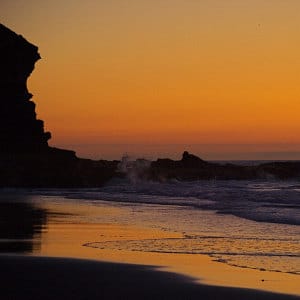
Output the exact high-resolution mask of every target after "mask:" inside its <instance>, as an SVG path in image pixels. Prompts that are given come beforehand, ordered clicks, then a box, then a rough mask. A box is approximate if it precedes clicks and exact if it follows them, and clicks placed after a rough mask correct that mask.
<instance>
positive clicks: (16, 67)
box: [0, 24, 51, 153]
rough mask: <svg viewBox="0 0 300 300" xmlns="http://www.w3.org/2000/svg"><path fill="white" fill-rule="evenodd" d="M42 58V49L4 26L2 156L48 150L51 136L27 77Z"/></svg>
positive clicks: (0, 29)
mask: <svg viewBox="0 0 300 300" xmlns="http://www.w3.org/2000/svg"><path fill="white" fill-rule="evenodd" d="M39 59H40V55H39V53H38V48H37V47H36V46H34V45H32V44H30V43H29V42H28V41H26V40H25V39H24V38H23V37H22V36H20V35H17V34H16V33H14V32H13V31H11V30H10V29H8V28H6V27H5V26H3V25H1V24H0V66H1V67H0V141H1V143H0V153H20V152H21V153H24V152H25V153H27V152H29V153H32V152H41V151H45V150H47V149H48V143H47V141H48V140H49V139H50V137H51V135H50V133H49V132H45V131H44V123H43V121H41V120H38V119H37V118H36V113H35V103H34V102H32V101H30V99H31V97H32V95H31V94H30V93H29V92H28V89H27V78H28V77H29V75H30V74H31V72H32V71H33V69H34V65H35V62H36V61H37V60H39Z"/></svg>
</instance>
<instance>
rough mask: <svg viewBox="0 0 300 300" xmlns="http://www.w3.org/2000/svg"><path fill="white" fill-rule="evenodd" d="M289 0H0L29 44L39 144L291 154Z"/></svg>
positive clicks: (294, 93) (296, 145) (297, 71)
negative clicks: (45, 135) (45, 138)
mask: <svg viewBox="0 0 300 300" xmlns="http://www.w3.org/2000/svg"><path fill="white" fill-rule="evenodd" d="M299 12H300V1H299V0H284V1H283V0H226V1H225V0H127V1H126V0H98V1H97V0H85V1H82V0H52V1H41V0H39V1H38V0H1V2H0V22H1V23H3V24H4V25H6V26H8V27H9V28H10V29H12V30H14V31H15V32H17V33H19V34H22V35H23V36H24V37H25V38H26V39H27V40H29V41H30V42H31V43H33V44H35V45H37V46H38V47H39V52H40V54H41V56H42V60H40V61H39V62H37V64H36V68H35V71H34V72H33V74H32V76H31V77H30V79H29V82H28V86H29V91H30V92H31V93H32V94H33V95H34V97H33V101H34V102H36V104H37V113H38V117H39V118H41V119H43V120H44V121H45V126H46V130H49V131H51V133H52V136H53V137H52V139H51V141H50V144H51V145H53V146H57V147H64V148H69V149H74V150H76V152H77V154H78V155H79V156H84V157H92V158H105V159H117V158H120V156H122V154H124V153H128V154H130V155H133V156H145V157H147V158H156V157H158V156H160V157H162V156H164V157H166V156H169V157H172V158H179V156H180V154H181V152H183V150H189V151H191V152H194V153H195V154H197V155H200V156H201V157H203V158H204V159H300V134H299V133H300V118H299V114H300V18H299Z"/></svg>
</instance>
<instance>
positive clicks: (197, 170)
mask: <svg viewBox="0 0 300 300" xmlns="http://www.w3.org/2000/svg"><path fill="white" fill-rule="evenodd" d="M144 178H146V179H149V180H159V181H165V180H170V179H176V180H209V179H219V180H230V179H232V180H233V179H234V180H251V179H291V178H300V162H272V163H266V164H261V165H258V166H240V165H235V164H226V165H222V164H217V163H210V162H206V161H204V160H202V159H200V158H199V157H197V156H195V155H192V154H189V153H188V152H186V151H185V152H184V153H183V155H182V159H181V160H178V161H175V160H171V159H158V160H157V161H154V162H152V163H151V167H150V168H149V170H148V171H147V172H145V173H144Z"/></svg>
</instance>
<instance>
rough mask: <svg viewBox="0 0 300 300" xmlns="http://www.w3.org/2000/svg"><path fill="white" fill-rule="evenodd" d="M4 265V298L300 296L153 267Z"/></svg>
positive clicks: (67, 262) (7, 261) (3, 259)
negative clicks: (206, 280) (202, 280)
mask: <svg viewBox="0 0 300 300" xmlns="http://www.w3.org/2000/svg"><path fill="white" fill-rule="evenodd" d="M0 264H1V271H0V274H1V285H2V288H1V296H2V297H3V299H41V297H42V298H43V299H66V296H68V298H69V299H93V298H94V297H101V298H102V299H121V298H122V299H201V297H203V299H224V298H225V299H231V300H234V299H244V300H247V299H249V300H250V299H256V300H259V299H264V300H267V299H270V300H271V299H272V300H281V299H282V300H283V299H285V300H289V299H290V300H292V299H300V297H297V296H292V295H286V294H277V293H270V292H265V291H259V290H253V289H242V288H231V287H220V286H210V285H205V284H202V283H198V282H196V281H195V280H194V279H192V278H191V277H187V276H183V275H179V274H176V273H172V272H166V271H163V270H161V269H160V268H158V267H155V266H144V265H137V264H121V263H109V262H101V261H96V260H91V259H74V258H62V257H61V258H54V257H46V256H40V257H38V256H25V255H8V254H7V255H5V254H2V255H0Z"/></svg>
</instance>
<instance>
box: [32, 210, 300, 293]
mask: <svg viewBox="0 0 300 300" xmlns="http://www.w3.org/2000/svg"><path fill="white" fill-rule="evenodd" d="M47 206H48V207H47V208H48V210H50V209H51V211H52V212H55V211H56V212H58V211H60V212H61V213H62V212H68V213H69V215H66V216H64V215H63V214H60V215H58V216H57V217H55V214H54V215H53V216H52V217H50V218H49V223H48V226H47V229H46V230H44V232H43V234H42V240H41V249H40V251H39V252H38V253H34V255H43V256H57V257H74V258H87V259H96V260H102V261H110V262H121V263H131V264H142V265H152V266H157V267H160V268H162V269H164V270H168V271H172V272H176V273H181V274H184V275H187V276H190V277H194V278H195V279H196V280H199V281H200V282H202V283H206V284H211V285H220V286H234V287H244V288H254V289H263V290H268V291H273V292H280V293H289V294H296V295H300V286H299V277H298V276H297V275H292V274H286V273H276V272H268V271H264V272H263V271H259V270H252V269H246V268H245V269H243V268H237V267H232V266H229V265H226V264H223V263H219V262H215V261H213V260H212V258H210V257H209V256H206V255H198V254H174V253H153V252H142V251H129V250H123V249H119V250H117V249H106V248H105V247H103V249H102V248H96V249H95V248H91V247H86V246H84V244H86V243H90V242H95V241H97V242H100V243H101V242H105V241H120V240H124V241H125V240H145V239H159V238H180V237H181V234H179V233H176V232H175V233H174V232H168V231H162V230H157V229H155V228H145V227H142V226H140V225H139V226H134V225H132V224H131V225H128V224H124V223H123V224H122V223H118V218H117V216H118V214H119V215H121V214H124V213H126V207H123V208H122V207H116V206H110V205H109V204H105V205H103V206H98V205H97V206H92V207H88V206H87V205H84V204H78V205H77V206H76V205H75V206H74V205H70V204H65V205H59V209H58V207H56V205H53V204H51V205H50V206H49V204H48V205H47ZM100 214H103V215H108V214H110V215H113V216H115V219H114V221H113V222H105V223H92V222H80V220H79V215H81V216H82V215H86V216H87V215H88V216H89V217H90V218H93V217H95V216H97V215H98V216H99V215H100Z"/></svg>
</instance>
